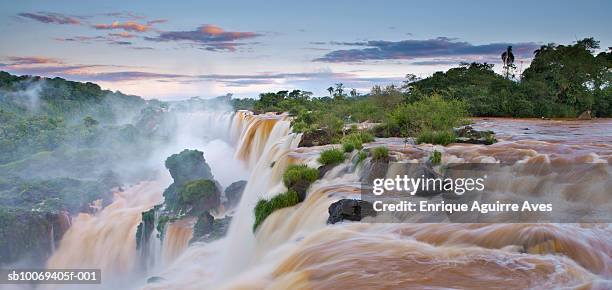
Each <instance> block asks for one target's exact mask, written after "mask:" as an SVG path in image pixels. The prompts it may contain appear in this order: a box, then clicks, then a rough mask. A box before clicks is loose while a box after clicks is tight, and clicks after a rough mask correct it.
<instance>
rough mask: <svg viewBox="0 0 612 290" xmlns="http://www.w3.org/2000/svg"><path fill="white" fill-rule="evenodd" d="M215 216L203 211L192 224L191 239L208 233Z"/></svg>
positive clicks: (211, 228)
mask: <svg viewBox="0 0 612 290" xmlns="http://www.w3.org/2000/svg"><path fill="white" fill-rule="evenodd" d="M214 222H215V218H214V217H213V216H212V215H211V214H210V213H209V212H203V213H202V214H200V216H198V220H197V221H196V223H195V225H194V226H193V239H197V238H199V237H202V236H204V235H207V234H210V233H211V232H212V230H213V224H214Z"/></svg>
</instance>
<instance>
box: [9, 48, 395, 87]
mask: <svg viewBox="0 0 612 290" xmlns="http://www.w3.org/2000/svg"><path fill="white" fill-rule="evenodd" d="M5 60H6V61H5ZM0 61H2V62H7V63H6V64H5V65H2V64H0V70H6V71H8V72H11V73H14V74H20V75H23V74H27V75H40V76H46V77H62V78H66V79H69V80H75V81H89V82H100V83H116V84H117V85H118V86H121V85H120V84H121V83H123V82H136V83H138V82H139V81H157V82H164V83H174V84H177V85H184V84H197V83H203V84H209V83H212V84H217V85H220V86H221V87H223V88H225V89H228V90H232V89H236V90H242V89H252V90H254V91H257V92H259V91H260V90H262V89H264V90H267V89H270V90H274V89H283V88H286V89H291V88H302V89H313V90H317V89H321V88H323V87H327V86H329V85H330V84H333V83H337V82H342V83H344V84H345V85H346V86H347V87H350V88H357V89H367V88H369V87H370V86H372V85H373V84H381V85H383V84H389V83H398V82H400V81H401V80H402V79H403V76H397V77H393V76H391V77H386V76H375V77H373V76H363V75H359V74H356V73H352V72H343V73H337V72H331V71H318V72H294V73H278V72H256V73H252V74H200V75H190V74H177V73H165V72H156V71H150V70H148V69H146V68H142V67H140V68H136V67H129V66H114V65H108V64H104V65H99V64H70V63H64V62H63V61H61V60H57V59H53V58H47V57H39V56H34V57H8V58H5V59H0Z"/></svg>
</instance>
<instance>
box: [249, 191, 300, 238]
mask: <svg viewBox="0 0 612 290" xmlns="http://www.w3.org/2000/svg"><path fill="white" fill-rule="evenodd" d="M298 202H299V198H298V194H297V192H295V191H294V190H291V189H289V190H287V192H284V193H281V194H279V195H277V196H275V197H273V198H272V199H270V200H263V199H262V200H259V201H258V202H257V205H256V206H255V223H254V224H253V232H255V231H256V230H257V228H258V227H259V226H260V225H261V224H262V223H263V222H264V220H265V219H266V218H267V217H268V216H269V215H271V214H272V213H273V212H274V211H276V210H278V209H281V208H285V207H290V206H294V205H296V204H298Z"/></svg>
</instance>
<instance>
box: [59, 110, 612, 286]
mask: <svg viewBox="0 0 612 290" xmlns="http://www.w3.org/2000/svg"><path fill="white" fill-rule="evenodd" d="M228 123H229V124H227V127H225V128H229V129H227V130H225V131H224V132H225V134H224V135H223V136H224V137H223V138H226V139H224V140H231V142H232V143H233V144H237V145H236V149H235V151H234V152H233V154H235V156H236V157H237V158H238V159H241V160H243V161H244V163H246V164H248V168H249V171H250V172H251V174H250V177H249V178H248V183H247V186H246V188H245V191H244V193H243V196H242V199H241V201H240V204H239V205H238V208H237V210H236V212H235V214H234V217H233V220H232V224H231V226H230V229H229V232H228V234H227V236H226V237H225V238H223V239H221V240H217V241H214V242H211V243H194V244H191V245H189V246H188V247H187V248H186V249H184V247H186V246H187V245H186V243H187V242H185V241H186V240H189V238H190V237H189V231H188V230H184V229H185V228H189V226H187V227H177V228H176V231H175V230H171V231H172V232H177V233H176V234H174V233H172V234H167V235H166V237H165V238H164V244H167V243H174V244H175V245H177V247H178V248H181V249H180V250H172V251H173V254H172V255H171V256H172V259H170V260H174V261H173V262H169V263H165V264H164V265H163V267H161V268H158V269H156V270H155V271H154V272H153V273H149V275H155V276H160V277H162V279H160V280H157V281H156V282H154V283H148V284H146V285H144V286H143V287H144V288H145V289H219V288H227V289H246V288H248V289H264V288H268V289H296V288H306V289H309V288H315V289H327V288H331V287H334V288H355V289H365V288H371V287H374V288H398V287H399V288H411V287H412V288H426V287H434V288H435V287H451V288H452V287H455V288H469V287H489V286H491V285H506V283H507V282H508V281H513V283H516V284H515V286H514V287H517V288H530V287H531V288H532V287H539V288H560V287H570V288H584V289H589V288H595V289H597V288H600V289H606V288H608V287H610V285H611V284H610V283H611V282H610V279H611V278H612V269H611V267H610V265H612V258H611V257H612V241H610V240H609V238H608V237H609V236H610V235H611V234H612V227H610V225H609V224H599V225H588V224H503V223H501V224H411V223H407V224H376V223H373V224H369V223H342V224H336V225H333V226H330V225H326V219H327V216H328V215H327V209H328V207H329V205H330V204H331V203H333V202H335V201H337V200H339V199H342V198H352V197H358V196H359V194H360V176H362V173H363V171H367V170H369V169H368V168H367V166H363V165H358V166H356V165H355V164H354V162H353V161H352V159H354V158H349V160H348V161H345V163H344V164H342V165H339V166H336V167H335V168H334V169H333V170H331V171H329V172H328V173H327V174H326V175H325V176H324V177H323V178H322V179H321V180H319V181H317V182H315V183H313V185H312V186H311V187H310V189H309V191H308V194H307V197H306V200H305V201H304V202H302V203H300V204H298V205H296V206H294V207H289V208H284V209H281V210H278V211H276V212H274V213H273V214H271V215H270V216H269V217H268V218H267V219H266V220H265V222H264V223H262V224H261V225H260V227H259V228H258V230H257V231H256V232H255V233H253V231H252V226H253V219H254V217H253V208H254V206H255V204H256V202H257V201H258V200H259V199H260V198H269V197H271V196H274V195H276V194H278V193H280V192H283V191H284V190H285V188H284V186H283V185H282V183H281V179H282V173H283V172H284V170H285V168H286V167H287V165H289V164H294V163H306V164H308V165H309V166H311V167H317V166H318V163H317V161H316V158H317V156H318V154H319V152H320V151H321V150H323V149H324V148H328V147H329V146H327V147H312V148H297V145H298V143H299V141H300V136H299V135H297V134H292V133H290V123H289V121H288V119H287V117H286V116H284V115H253V114H252V113H249V112H245V111H240V112H237V113H235V114H234V115H233V117H231V121H230V122H228ZM509 123H512V122H506V121H499V122H498V121H496V120H494V119H492V120H487V121H479V122H478V123H477V125H478V126H482V127H491V128H493V129H498V128H501V131H500V132H498V136H500V142H499V143H497V144H495V145H491V146H481V145H453V146H449V147H441V146H432V145H418V146H415V145H407V144H404V143H403V141H402V140H399V139H380V140H378V141H377V142H375V143H373V144H369V145H367V146H379V145H385V146H388V147H389V149H390V151H391V154H393V155H394V156H396V157H397V158H398V159H399V160H403V161H404V162H420V161H422V160H423V159H424V158H425V157H426V156H427V155H428V154H429V153H428V152H431V151H433V150H438V151H441V152H443V159H442V162H443V163H456V162H481V163H497V162H504V163H517V164H520V163H553V164H557V165H558V164H563V163H597V162H601V163H608V164H609V163H610V161H612V146H610V145H609V144H612V136H610V135H609V132H607V131H606V132H605V134H603V135H602V134H599V135H586V136H585V135H584V134H582V133H581V134H582V135H579V136H580V137H576V136H578V135H576V136H572V134H571V132H573V131H572V130H573V129H572V128H567V127H564V126H565V124H564V123H560V124H558V125H557V126H558V128H556V130H558V131H563V132H565V134H559V135H555V136H554V137H551V136H550V135H549V134H548V133H549V132H550V131H547V130H551V128H550V127H545V126H542V125H540V123H539V121H532V123H528V124H525V123H523V121H520V122H518V123H517V124H515V125H514V127H513V126H511V125H510V124H509ZM586 124H587V125H585V126H590V127H591V128H592V129H597V130H595V131H597V132H600V131H601V130H598V128H600V127H602V126H603V127H608V128H609V125H610V124H607V123H604V124H599V125H593V124H591V123H586ZM523 126H529V127H530V130H531V131H533V132H532V133H531V134H530V135H525V136H523V138H520V137H516V136H521V133H520V132H521V129H517V128H518V127H523ZM572 126H580V124H578V125H576V124H571V126H569V127H572ZM542 128H543V129H542ZM568 132H570V133H568ZM606 134H608V135H606ZM562 138H568V139H562ZM578 138H580V140H577V139H578ZM204 151H205V150H204ZM205 154H206V151H205ZM209 159H210V157H208V156H207V160H209ZM227 159H228V158H227V157H225V160H227ZM218 166H225V167H230V166H228V165H227V164H223V163H221V164H220V165H218ZM211 167H212V168H213V171H214V170H216V166H215V164H212V162H211ZM598 172H599V173H598V174H603V176H607V178H608V180H610V179H609V175H610V172H607V171H604V172H601V170H600V171H598ZM388 174H390V173H388ZM537 182H538V181H533V180H529V179H523V180H518V179H517V180H516V181H515V182H514V184H501V183H500V184H499V186H502V185H504V186H507V187H505V188H506V190H516V189H517V188H521V187H520V186H532V187H537V186H538V185H537ZM582 182H583V183H584V184H583V185H585V187H587V188H588V187H589V186H591V185H590V183H591V182H592V180H588V179H585V180H583V181H582ZM164 186H167V183H166V184H165V185H163V186H161V187H160V188H161V189H162V190H163V187H164ZM560 190H563V189H560ZM598 190H599V191H598ZM611 198H612V197H610V196H609V192H605V191H604V192H603V193H601V189H598V188H594V189H593V193H592V194H591V195H590V197H589V198H588V199H585V200H584V202H593V201H597V202H600V203H610V202H612V201H611V200H610V199H611ZM152 204H154V203H152ZM109 207H112V205H111V206H109ZM109 207H107V208H105V209H104V210H102V212H100V213H99V214H98V215H100V216H102V214H103V212H104V211H105V210H107V209H108V208H109ZM143 208H147V207H146V206H143ZM111 209H112V208H111ZM109 210H110V209H109ZM77 223H78V218H77V220H76V221H75V225H74V227H77V226H78V225H77ZM173 226H178V225H173ZM74 227H73V228H74ZM168 227H170V226H168ZM127 228H129V227H127ZM128 231H131V232H132V233H133V231H134V228H133V227H132V228H130V229H129V230H126V232H128ZM169 232H170V231H168V233H169ZM103 234H106V232H104V231H97V233H96V235H103ZM67 236H68V234H67ZM127 236H129V237H130V238H131V239H133V234H131V235H127ZM68 237H69V238H65V239H68V240H70V239H72V237H73V235H70V236H68ZM65 239H64V240H65ZM74 239H75V241H79V242H81V241H82V239H77V238H74ZM64 240H62V242H61V243H60V247H59V249H58V251H57V253H56V255H69V254H70V253H67V252H66V251H62V252H61V253H60V251H61V250H62V247H65V248H68V247H69V246H68V245H69V244H66V246H64V244H65V242H64ZM132 242H133V241H132ZM66 243H70V242H66ZM109 244H111V243H109ZM113 246H115V247H117V248H121V247H120V246H118V245H117V244H114V245H113ZM164 247H165V248H166V249H168V248H170V246H167V245H164V246H162V248H164ZM75 248H77V249H79V251H82V252H81V254H83V253H86V252H90V253H97V252H95V251H97V250H92V249H81V248H78V246H76V245H75ZM92 251H93V252H92ZM162 251H163V250H162ZM180 252H182V253H180ZM54 258H55V255H54ZM56 259H59V258H56ZM51 260H53V258H52V259H51ZM60 260H61V259H60ZM73 262H75V263H74V264H70V263H66V264H64V265H79V264H78V263H77V262H78V261H73ZM128 264H129V263H128ZM141 286H142V284H141ZM504 287H507V286H504Z"/></svg>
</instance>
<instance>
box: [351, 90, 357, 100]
mask: <svg viewBox="0 0 612 290" xmlns="http://www.w3.org/2000/svg"><path fill="white" fill-rule="evenodd" d="M356 96H357V90H356V89H351V97H353V98H354V97H356Z"/></svg>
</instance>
